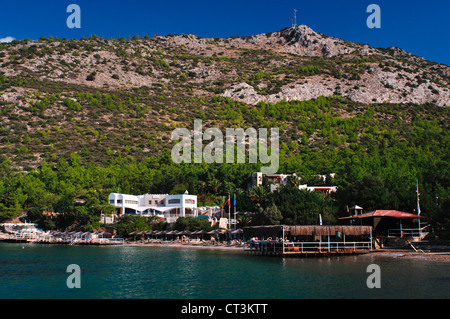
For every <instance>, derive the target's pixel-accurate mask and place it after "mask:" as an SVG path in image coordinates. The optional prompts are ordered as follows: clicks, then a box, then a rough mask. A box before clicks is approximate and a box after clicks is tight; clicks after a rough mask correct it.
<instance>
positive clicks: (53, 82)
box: [0, 25, 450, 169]
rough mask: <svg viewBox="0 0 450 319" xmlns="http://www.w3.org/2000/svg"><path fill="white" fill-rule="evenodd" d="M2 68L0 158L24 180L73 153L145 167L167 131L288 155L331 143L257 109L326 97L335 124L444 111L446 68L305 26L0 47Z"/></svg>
mask: <svg viewBox="0 0 450 319" xmlns="http://www.w3.org/2000/svg"><path fill="white" fill-rule="evenodd" d="M0 64H1V69H0V106H1V110H2V112H1V114H0V118H1V124H0V137H1V138H2V139H1V143H0V151H1V154H3V156H6V157H8V158H9V159H10V160H11V161H12V162H13V163H14V164H16V165H18V166H19V167H21V168H30V169H34V168H36V167H38V166H39V163H41V162H42V160H44V159H45V160H46V161H49V162H56V160H57V159H58V158H59V157H60V156H68V154H70V153H71V152H76V153H81V154H84V155H86V156H89V158H90V160H93V161H95V162H102V161H103V160H104V159H105V158H106V157H107V156H108V154H110V153H114V152H117V151H120V152H122V153H123V154H129V155H131V156H133V157H135V158H144V157H145V156H147V155H149V154H157V153H158V152H159V151H160V150H161V149H162V148H163V147H166V146H167V145H170V141H169V139H170V133H171V131H173V129H174V128H176V127H189V128H192V125H193V120H194V119H203V120H204V122H205V125H206V126H208V125H209V126H211V125H212V126H219V127H222V128H224V127H226V125H234V126H238V127H243V126H254V127H263V125H266V126H274V125H278V126H280V127H281V128H282V129H284V131H285V132H289V134H288V136H286V135H285V136H284V141H283V142H284V143H285V144H289V143H291V142H294V143H299V144H301V143H302V138H303V143H308V144H307V145H310V146H311V145H313V146H314V145H316V144H314V142H317V141H319V142H320V141H322V142H323V143H328V142H329V136H328V135H327V134H325V135H323V134H318V128H314V127H312V128H311V127H308V125H306V124H302V123H301V121H300V120H299V119H298V118H296V116H295V112H296V111H295V110H294V109H293V108H290V109H289V107H288V110H281V106H277V107H274V109H276V110H274V111H273V112H271V113H269V112H268V111H267V108H268V107H267V106H264V110H262V106H261V103H269V104H275V105H276V104H277V103H285V102H289V101H308V100H315V99H323V97H328V98H329V99H331V100H329V101H331V105H332V108H333V112H334V116H339V117H342V119H351V118H353V117H354V116H355V115H356V114H357V112H356V110H359V111H358V112H364V111H365V110H368V109H370V107H371V105H381V104H383V103H384V104H386V103H387V104H395V105H397V104H398V105H402V106H397V107H396V108H397V111H395V110H394V111H392V112H394V113H392V112H391V113H392V114H383V115H382V117H383V119H384V120H385V121H387V120H388V119H391V120H393V121H397V123H402V124H406V125H407V124H409V123H410V122H411V121H412V116H413V114H412V113H415V111H414V110H415V107H411V105H429V107H432V108H433V110H432V111H431V113H433V112H438V113H440V114H441V116H443V118H444V119H446V120H447V118H446V116H447V114H448V109H447V107H446V106H448V105H450V91H449V87H450V85H449V84H450V67H449V66H447V65H443V64H438V63H433V62H429V61H426V60H425V59H423V58H421V57H417V56H414V55H412V54H409V53H407V52H405V51H403V50H401V49H399V48H388V49H381V48H372V47H370V46H368V45H363V44H357V43H351V42H348V41H344V40H341V39H337V38H332V37H328V36H326V35H323V34H320V33H317V32H315V31H313V30H312V29H311V28H309V27H307V26H304V25H302V26H296V27H291V28H285V29H283V30H281V31H278V32H271V33H265V34H258V35H253V36H248V37H229V38H225V39H223V38H200V37H197V36H195V35H191V34H187V35H186V34H183V35H167V36H154V37H151V38H150V37H148V36H146V37H143V38H141V37H133V38H132V39H128V40H127V39H124V38H118V39H104V38H100V37H98V36H96V35H92V36H91V37H89V38H82V39H80V40H67V39H57V38H49V39H46V38H44V37H42V38H41V39H40V40H38V41H31V40H27V39H26V40H22V41H13V42H12V43H9V44H0ZM230 101H233V103H231V102H230ZM343 101H344V102H343ZM327 103H328V102H327ZM343 105H344V106H343ZM408 105H409V106H408ZM435 107H443V108H441V109H435ZM398 108H400V109H401V110H405V112H406V113H404V114H400V113H398ZM280 110H281V111H280ZM261 112H262V113H261ZM277 112H278V113H279V112H281V113H283V112H285V113H286V114H285V115H283V114H281V115H280V116H274V115H273V114H275V113H277ZM395 112H397V113H395ZM423 113H426V114H429V113H430V111H429V108H426V109H425V108H424V111H423ZM424 116H425V115H424ZM386 123H387V122H386ZM391 124H392V123H391V122H389V124H387V126H390V125H391ZM399 126H400V125H399ZM355 130H356V131H355V132H352V134H353V135H356V136H359V135H361V131H360V128H357V129H355ZM336 134H337V135H338V136H342V134H341V132H336ZM347 135H348V134H347ZM348 140H349V139H348V138H344V139H342V141H341V142H338V144H340V145H341V144H342V145H341V146H345V145H347V146H348V145H349V144H348ZM327 141H328V142H327Z"/></svg>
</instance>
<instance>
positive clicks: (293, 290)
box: [0, 243, 450, 299]
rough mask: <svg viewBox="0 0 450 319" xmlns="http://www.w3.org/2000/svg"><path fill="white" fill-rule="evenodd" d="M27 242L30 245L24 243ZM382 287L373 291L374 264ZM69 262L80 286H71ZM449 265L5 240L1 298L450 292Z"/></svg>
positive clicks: (355, 295)
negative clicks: (370, 285)
mask: <svg viewBox="0 0 450 319" xmlns="http://www.w3.org/2000/svg"><path fill="white" fill-rule="evenodd" d="M22 246H24V247H25V248H24V249H22ZM373 263H375V264H378V265H379V266H380V268H381V288H380V289H369V288H367V285H366V280H367V277H368V276H369V275H370V274H369V273H367V272H366V269H367V266H368V265H369V264H373ZM69 264H78V265H79V266H80V268H81V288H80V289H69V288H67V285H66V279H67V277H68V276H69V275H70V274H69V273H66V268H67V266H68V265H69ZM449 297H450V264H449V263H444V262H427V261H423V260H407V259H401V258H388V257H381V256H378V257H376V256H367V255H364V256H349V257H333V258H318V259H313V258H310V259H278V258H270V257H258V256H247V255H246V254H244V253H243V252H241V251H215V250H211V249H187V248H163V247H87V246H59V245H39V244H28V245H21V244H5V243H0V298H89V299H91V298H135V299H136V298H180V299H191V298H194V299H195V298H208V299H211V298H212V299H222V298H227V299H235V298H236V299H240V298H245V299H292V298H340V299H341V298H449Z"/></svg>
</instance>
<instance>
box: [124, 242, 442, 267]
mask: <svg viewBox="0 0 450 319" xmlns="http://www.w3.org/2000/svg"><path fill="white" fill-rule="evenodd" d="M124 245H126V246H136V247H169V248H192V249H213V250H232V251H242V252H243V253H244V248H243V246H242V245H228V244H223V243H216V244H211V243H209V242H204V243H192V242H188V243H177V242H172V241H168V242H148V243H147V242H140V241H137V242H125V243H124ZM365 255H369V256H377V257H386V258H399V259H417V260H429V261H437V262H450V249H441V250H438V249H436V250H434V251H425V252H415V251H414V250H412V249H399V248H383V249H377V250H373V251H372V252H368V253H367V254H365Z"/></svg>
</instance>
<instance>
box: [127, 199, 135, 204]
mask: <svg viewBox="0 0 450 319" xmlns="http://www.w3.org/2000/svg"><path fill="white" fill-rule="evenodd" d="M125 204H134V205H137V204H138V201H137V200H128V199H126V200H125Z"/></svg>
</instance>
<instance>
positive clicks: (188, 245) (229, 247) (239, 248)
mask: <svg viewBox="0 0 450 319" xmlns="http://www.w3.org/2000/svg"><path fill="white" fill-rule="evenodd" d="M124 245H126V246H135V247H173V248H198V249H223V250H233V251H242V252H243V251H244V248H243V246H236V245H224V244H216V245H213V244H209V243H208V244H195V243H183V244H181V243H176V242H173V243H172V242H169V243H152V242H151V243H142V242H131V243H125V244H124Z"/></svg>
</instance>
